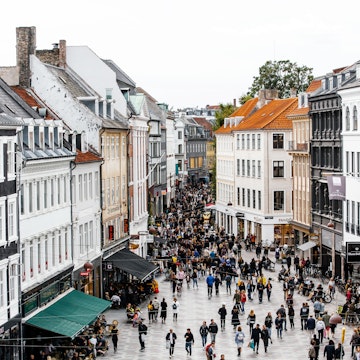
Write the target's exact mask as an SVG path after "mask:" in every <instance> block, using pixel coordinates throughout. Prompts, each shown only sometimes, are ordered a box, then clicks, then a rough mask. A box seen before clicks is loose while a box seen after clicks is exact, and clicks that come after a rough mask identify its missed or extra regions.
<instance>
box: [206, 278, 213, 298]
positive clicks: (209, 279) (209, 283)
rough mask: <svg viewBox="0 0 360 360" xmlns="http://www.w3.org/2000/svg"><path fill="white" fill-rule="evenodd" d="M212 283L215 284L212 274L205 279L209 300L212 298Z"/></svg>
mask: <svg viewBox="0 0 360 360" xmlns="http://www.w3.org/2000/svg"><path fill="white" fill-rule="evenodd" d="M214 282H215V278H214V276H212V274H209V275H208V277H207V278H206V284H207V289H208V298H209V299H210V298H211V297H212V291H213V286H214Z"/></svg>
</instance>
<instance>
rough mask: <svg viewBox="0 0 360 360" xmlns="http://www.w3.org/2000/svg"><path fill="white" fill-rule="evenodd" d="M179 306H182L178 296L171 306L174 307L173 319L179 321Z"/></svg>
mask: <svg viewBox="0 0 360 360" xmlns="http://www.w3.org/2000/svg"><path fill="white" fill-rule="evenodd" d="M179 306H180V304H179V302H178V301H177V299H176V298H174V301H173V303H172V305H171V307H172V309H173V321H177V317H178V312H179Z"/></svg>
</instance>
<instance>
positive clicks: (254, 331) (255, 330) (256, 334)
mask: <svg viewBox="0 0 360 360" xmlns="http://www.w3.org/2000/svg"><path fill="white" fill-rule="evenodd" d="M260 336H261V329H260V325H259V324H256V326H255V327H254V328H253V329H252V332H251V339H253V340H254V348H253V350H254V351H255V350H256V353H257V354H258V353H259V343H260Z"/></svg>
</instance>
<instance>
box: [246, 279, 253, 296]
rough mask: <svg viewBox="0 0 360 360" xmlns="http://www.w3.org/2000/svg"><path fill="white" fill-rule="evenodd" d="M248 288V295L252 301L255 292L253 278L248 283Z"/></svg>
mask: <svg viewBox="0 0 360 360" xmlns="http://www.w3.org/2000/svg"><path fill="white" fill-rule="evenodd" d="M246 290H247V297H248V299H249V300H250V301H251V300H252V292H253V284H252V280H251V279H249V280H248V282H247V284H246Z"/></svg>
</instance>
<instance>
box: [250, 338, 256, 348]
mask: <svg viewBox="0 0 360 360" xmlns="http://www.w3.org/2000/svg"><path fill="white" fill-rule="evenodd" d="M254 347H255V344H254V340H251V341H250V348H251V349H254Z"/></svg>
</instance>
